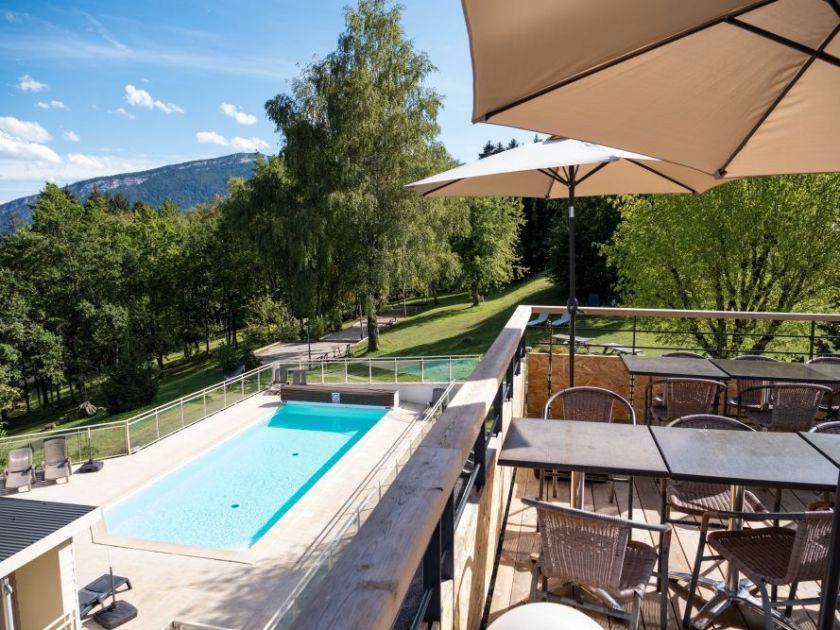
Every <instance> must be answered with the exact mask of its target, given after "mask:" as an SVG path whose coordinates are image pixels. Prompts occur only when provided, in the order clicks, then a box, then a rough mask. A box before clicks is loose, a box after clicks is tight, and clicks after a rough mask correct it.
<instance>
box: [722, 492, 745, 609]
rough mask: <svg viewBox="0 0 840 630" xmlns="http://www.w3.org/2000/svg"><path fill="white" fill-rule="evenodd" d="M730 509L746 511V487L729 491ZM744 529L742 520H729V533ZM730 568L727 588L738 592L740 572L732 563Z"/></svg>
mask: <svg viewBox="0 0 840 630" xmlns="http://www.w3.org/2000/svg"><path fill="white" fill-rule="evenodd" d="M729 509H730V510H731V511H733V512H742V511H743V510H744V486H737V485H735V484H732V487H731V488H730V490H729ZM743 527H744V522H743V520H742V519H740V518H731V519H729V531H734V532H737V531H740V530H741V529H743ZM727 564H728V565H729V566H728V567H727V571H726V588H727V589H728V590H729V591H730V592H731V593H737V592H738V570H737V569H736V568H734V566H733V565H732V563H731V562H730V563H727Z"/></svg>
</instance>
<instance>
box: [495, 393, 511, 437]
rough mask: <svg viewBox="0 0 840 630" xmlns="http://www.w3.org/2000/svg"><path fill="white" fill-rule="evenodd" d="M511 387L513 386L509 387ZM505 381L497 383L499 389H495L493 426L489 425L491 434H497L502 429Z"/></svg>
mask: <svg viewBox="0 0 840 630" xmlns="http://www.w3.org/2000/svg"><path fill="white" fill-rule="evenodd" d="M511 389H513V387H511ZM504 394H505V383H504V381H502V384H501V385H499V389H498V390H496V396H495V398H493V426H492V427H491V429H490V430H491V432H492V433H493V435H498V434H499V431H501V430H502V411H503V409H504V405H505V395H504Z"/></svg>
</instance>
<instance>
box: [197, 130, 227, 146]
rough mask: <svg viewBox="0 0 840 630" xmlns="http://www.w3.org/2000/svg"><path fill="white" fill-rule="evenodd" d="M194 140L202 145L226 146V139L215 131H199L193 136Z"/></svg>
mask: <svg viewBox="0 0 840 630" xmlns="http://www.w3.org/2000/svg"><path fill="white" fill-rule="evenodd" d="M195 139H196V140H198V141H199V142H201V143H202V144H220V145H222V146H223V147H226V146H227V144H228V141H227V138H225V137H224V136H223V135H222V134H220V133H216V132H215V131H199V132H197V133H196V134H195Z"/></svg>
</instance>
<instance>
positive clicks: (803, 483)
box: [650, 361, 838, 628]
mask: <svg viewBox="0 0 840 630" xmlns="http://www.w3.org/2000/svg"><path fill="white" fill-rule="evenodd" d="M745 363H748V362H747V361H745ZM749 363H752V362H749ZM650 430H651V433H652V434H653V438H654V440H655V441H656V444H657V446H658V447H659V450H660V452H661V453H662V457H663V459H664V460H665V464H666V465H667V466H668V469H669V470H670V478H671V479H677V480H683V481H699V482H707V483H725V484H729V485H730V486H731V504H730V509H731V510H732V511H733V512H741V511H743V507H744V504H743V502H744V486H763V487H772V488H794V489H804V490H832V489H834V488H835V487H836V485H837V478H838V472H837V468H836V467H835V466H834V465H833V464H832V463H831V462H830V461H828V460H827V459H826V458H824V457H823V458H820V457H815V455H816V453H815V452H814V449H813V447H812V446H811V445H810V444H809V443H808V442H806V441H805V440H803V439H802V438H801V437H800V436H799V435H797V434H795V433H758V432H752V431H749V432H748V431H743V432H741V431H721V430H696V429H695V430H691V429H678V428H672V427H651V429H650ZM741 527H742V523H741V522H740V520H739V519H732V520H731V521H730V523H729V528H730V529H733V530H738V529H741ZM680 577H685V576H680ZM700 583H701V584H703V585H705V586H710V587H712V588H714V589H715V590H716V594H715V595H714V597H712V598H711V599H710V600H709V601H708V602H707V603H706V605H704V606H703V608H702V609H701V610H700V612H699V613H698V615H697V616H696V617H695V618H694V620H693V625H694V626H696V627H699V628H704V627H707V626H709V625H710V624H712V623H713V622H714V620H715V619H716V618H717V617H718V616H719V615H720V614H721V613H723V612H724V611H725V610H727V609H728V608H729V607H730V606H732V605H736V604H747V605H750V606H754V607H757V608H758V610H761V602H760V601H758V600H756V599H755V598H754V597H753V596H752V594H751V593H750V591H749V588H748V586H747V585H744V584H741V583H740V582H739V579H738V572H737V571H736V570H735V569H734V568H733V567H732V566H731V565H730V566H729V569H728V571H727V575H726V580H725V581H724V582H716V581H713V580H707V579H701V581H700Z"/></svg>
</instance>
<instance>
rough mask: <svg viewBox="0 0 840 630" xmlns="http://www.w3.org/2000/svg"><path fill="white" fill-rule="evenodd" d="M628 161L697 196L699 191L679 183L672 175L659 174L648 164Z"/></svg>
mask: <svg viewBox="0 0 840 630" xmlns="http://www.w3.org/2000/svg"><path fill="white" fill-rule="evenodd" d="M627 161H628V162H630V163H631V164H635V165H636V166H638V167H640V168H643V169H645V170H646V171H650V172H651V173H653V174H654V175H658V176H659V177H661V178H662V179H667V180H668V181H669V182H671V183H672V184H676V185H677V186H679V187H681V188H685V189H686V190H687V191H688V192H690V193H694V194H697V191H696V190H695V189H694V188H692V187H691V186H689V185H687V184H683V183H682V182H681V181H679V180H678V179H674V178H673V177H671V176H670V175H666V174H665V173H660V172H659V171H657V170H656V169H655V168H653V167H650V166H648V165H647V164H642V163H641V162H639V161H638V160H627Z"/></svg>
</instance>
